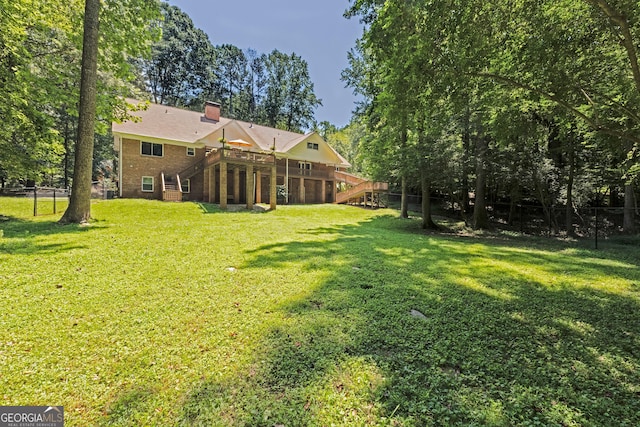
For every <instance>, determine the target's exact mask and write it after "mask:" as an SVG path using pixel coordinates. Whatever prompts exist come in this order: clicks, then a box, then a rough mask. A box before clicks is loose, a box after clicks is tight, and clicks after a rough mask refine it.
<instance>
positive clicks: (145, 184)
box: [142, 176, 153, 192]
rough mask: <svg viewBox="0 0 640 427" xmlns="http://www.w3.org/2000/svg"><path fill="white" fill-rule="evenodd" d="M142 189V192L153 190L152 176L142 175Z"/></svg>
mask: <svg viewBox="0 0 640 427" xmlns="http://www.w3.org/2000/svg"><path fill="white" fill-rule="evenodd" d="M142 191H144V192H153V177H152V176H143V177H142Z"/></svg>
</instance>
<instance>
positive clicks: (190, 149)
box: [187, 147, 196, 157]
mask: <svg viewBox="0 0 640 427" xmlns="http://www.w3.org/2000/svg"><path fill="white" fill-rule="evenodd" d="M195 155H196V149H195V148H193V147H187V156H189V157H193V156H195Z"/></svg>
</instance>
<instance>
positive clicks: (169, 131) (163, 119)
mask: <svg viewBox="0 0 640 427" xmlns="http://www.w3.org/2000/svg"><path fill="white" fill-rule="evenodd" d="M127 102H128V103H129V104H133V105H141V104H144V102H141V101H137V100H134V99H127ZM129 114H131V115H132V116H134V117H138V118H139V120H135V121H134V120H126V121H124V122H122V123H115V122H114V123H113V125H112V126H113V128H112V129H113V133H115V134H124V135H132V136H133V135H135V136H141V137H145V136H146V137H150V138H157V139H166V140H169V141H176V142H186V143H195V142H198V141H199V140H201V139H202V138H204V137H206V136H207V135H209V134H210V133H211V132H214V131H215V130H216V129H218V128H222V127H223V126H224V125H226V124H227V123H229V122H230V121H231V120H230V119H225V118H223V117H221V118H220V121H219V122H214V121H212V120H207V119H205V118H204V115H203V114H202V113H198V112H196V111H189V110H183V109H181V108H175V107H168V106H166V105H160V104H149V106H148V108H146V109H144V110H140V111H134V112H130V113H129Z"/></svg>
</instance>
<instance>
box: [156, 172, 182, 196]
mask: <svg viewBox="0 0 640 427" xmlns="http://www.w3.org/2000/svg"><path fill="white" fill-rule="evenodd" d="M160 176H161V177H162V200H164V201H167V202H181V201H182V185H181V184H180V175H176V178H175V180H174V179H173V177H172V176H171V175H165V174H164V172H163V173H161V174H160Z"/></svg>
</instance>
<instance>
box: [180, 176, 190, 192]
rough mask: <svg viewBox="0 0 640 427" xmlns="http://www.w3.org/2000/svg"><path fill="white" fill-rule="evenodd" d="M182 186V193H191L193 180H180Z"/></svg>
mask: <svg viewBox="0 0 640 427" xmlns="http://www.w3.org/2000/svg"><path fill="white" fill-rule="evenodd" d="M180 186H181V187H182V192H183V193H191V180H190V179H183V180H180Z"/></svg>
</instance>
